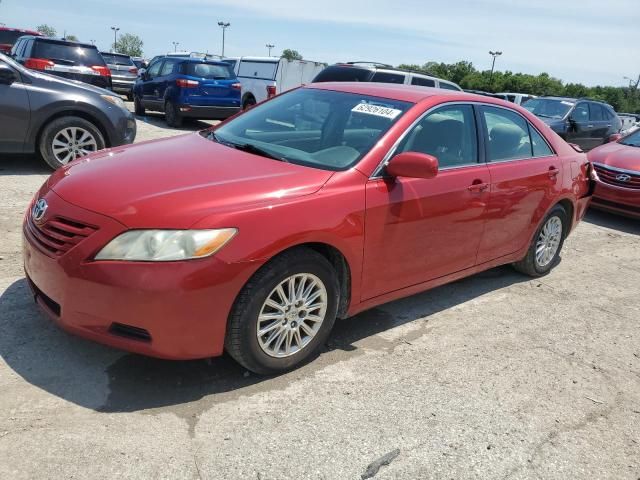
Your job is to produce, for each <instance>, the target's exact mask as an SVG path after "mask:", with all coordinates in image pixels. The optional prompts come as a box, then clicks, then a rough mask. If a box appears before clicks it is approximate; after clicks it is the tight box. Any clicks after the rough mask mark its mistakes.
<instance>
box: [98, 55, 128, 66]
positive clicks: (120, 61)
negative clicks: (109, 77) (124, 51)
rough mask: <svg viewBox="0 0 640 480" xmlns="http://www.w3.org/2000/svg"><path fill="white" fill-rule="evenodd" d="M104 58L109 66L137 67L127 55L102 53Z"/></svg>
mask: <svg viewBox="0 0 640 480" xmlns="http://www.w3.org/2000/svg"><path fill="white" fill-rule="evenodd" d="M101 55H102V58H104V61H105V62H107V63H108V64H109V65H126V66H128V67H135V63H133V60H131V57H129V56H127V55H114V54H113V53H102V54H101Z"/></svg>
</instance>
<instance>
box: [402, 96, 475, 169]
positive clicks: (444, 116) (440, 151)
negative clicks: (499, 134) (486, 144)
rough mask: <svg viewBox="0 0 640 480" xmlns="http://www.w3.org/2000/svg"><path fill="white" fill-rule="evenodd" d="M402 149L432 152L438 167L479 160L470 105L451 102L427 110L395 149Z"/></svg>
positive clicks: (467, 163) (465, 163)
mask: <svg viewBox="0 0 640 480" xmlns="http://www.w3.org/2000/svg"><path fill="white" fill-rule="evenodd" d="M402 152H420V153H426V154H427V155H433V156H434V157H436V158H437V159H438V163H439V165H440V168H447V167H460V166H463V165H473V164H476V163H478V139H477V135H476V121H475V116H474V114H473V107H471V105H451V106H446V107H442V108H439V109H437V110H435V111H433V112H432V113H429V114H428V115H427V116H426V117H424V119H422V121H420V123H419V124H418V125H416V126H415V127H414V128H413V130H411V131H410V132H409V133H408V134H407V136H406V137H405V139H404V140H403V141H402V143H401V144H400V146H399V147H398V150H397V152H396V153H402ZM391 161H393V160H391Z"/></svg>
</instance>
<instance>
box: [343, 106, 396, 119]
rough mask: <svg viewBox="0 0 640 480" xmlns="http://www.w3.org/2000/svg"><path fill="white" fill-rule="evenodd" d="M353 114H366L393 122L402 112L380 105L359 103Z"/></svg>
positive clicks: (353, 109)
mask: <svg viewBox="0 0 640 480" xmlns="http://www.w3.org/2000/svg"><path fill="white" fill-rule="evenodd" d="M351 111H352V112H356V113H365V114H367V115H376V116H378V117H384V118H388V119H390V120H393V119H394V118H396V117H397V116H398V115H400V114H401V113H402V110H397V109H395V108H389V107H381V106H379V105H369V104H367V103H359V104H358V105H356V106H355V107H353V108H352V109H351Z"/></svg>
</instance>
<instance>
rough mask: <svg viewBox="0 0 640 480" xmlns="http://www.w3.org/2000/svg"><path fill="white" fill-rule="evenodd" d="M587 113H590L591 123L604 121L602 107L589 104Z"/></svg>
mask: <svg viewBox="0 0 640 480" xmlns="http://www.w3.org/2000/svg"><path fill="white" fill-rule="evenodd" d="M589 111H590V112H591V116H590V117H589V119H590V120H591V121H592V122H602V121H603V120H605V118H606V117H605V116H604V112H603V111H602V107H601V106H600V105H598V104H597V103H591V104H589Z"/></svg>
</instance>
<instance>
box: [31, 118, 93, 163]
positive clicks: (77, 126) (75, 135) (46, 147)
mask: <svg viewBox="0 0 640 480" xmlns="http://www.w3.org/2000/svg"><path fill="white" fill-rule="evenodd" d="M104 147H105V141H104V137H103V136H102V133H100V130H98V127H96V126H95V125H94V124H93V123H91V122H90V121H88V120H85V119H84V118H80V117H74V116H68V117H60V118H56V119H55V120H53V121H52V122H51V123H49V124H48V125H47V126H46V127H45V128H44V130H43V131H42V134H41V135H40V145H39V149H40V155H41V157H42V159H43V160H44V161H45V162H47V164H48V165H49V166H50V167H51V168H53V169H54V170H55V169H57V168H60V167H62V166H64V165H66V164H67V163H69V162H71V161H73V160H75V159H76V158H80V157H84V156H85V155H88V154H90V153H93V152H96V151H98V150H101V149H103V148H104Z"/></svg>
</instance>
